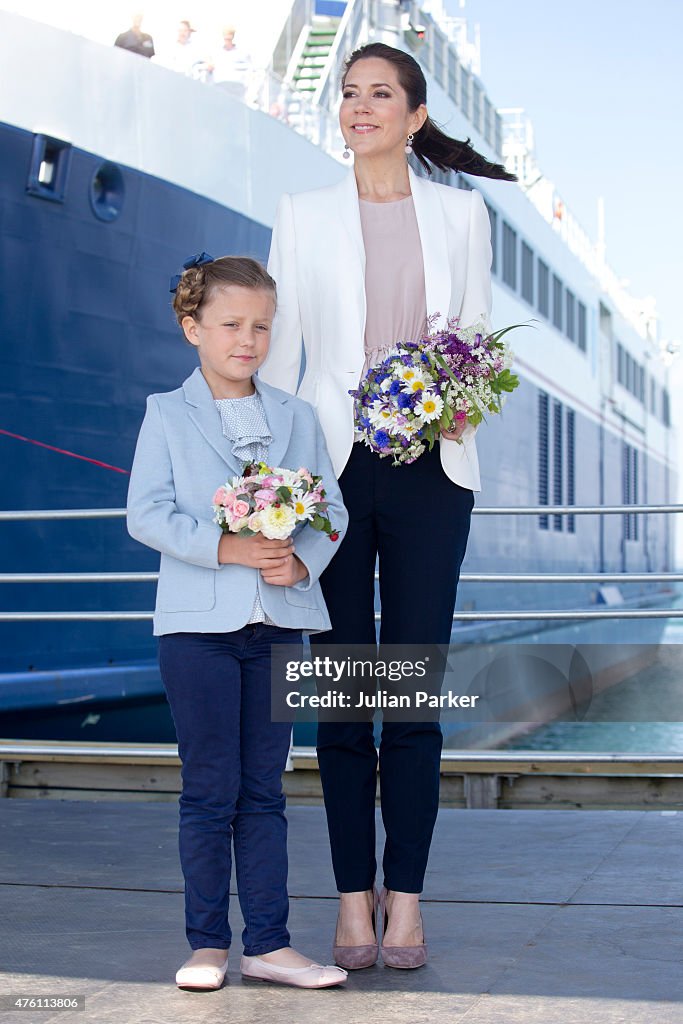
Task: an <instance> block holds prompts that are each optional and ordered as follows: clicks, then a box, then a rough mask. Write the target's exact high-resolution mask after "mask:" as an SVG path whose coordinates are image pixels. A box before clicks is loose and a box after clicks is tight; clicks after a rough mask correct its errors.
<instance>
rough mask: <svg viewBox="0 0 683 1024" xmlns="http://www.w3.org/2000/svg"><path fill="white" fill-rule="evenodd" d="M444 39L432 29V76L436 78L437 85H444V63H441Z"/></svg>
mask: <svg viewBox="0 0 683 1024" xmlns="http://www.w3.org/2000/svg"><path fill="white" fill-rule="evenodd" d="M445 42H446V40H445V39H444V37H443V36H442V35H441V33H440V32H437V31H436V29H435V30H434V78H435V79H436V80H437V82H438V83H439V85H443V86H444V87H445V85H446V82H445V80H444V64H443V48H444V45H445Z"/></svg>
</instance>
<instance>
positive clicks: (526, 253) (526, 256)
mask: <svg viewBox="0 0 683 1024" xmlns="http://www.w3.org/2000/svg"><path fill="white" fill-rule="evenodd" d="M522 298H523V299H526V301H527V302H528V303H529V304H530V305H531V306H533V304H534V251H533V249H531V248H530V247H529V246H528V245H527V244H526V242H522Z"/></svg>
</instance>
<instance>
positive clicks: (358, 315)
mask: <svg viewBox="0 0 683 1024" xmlns="http://www.w3.org/2000/svg"><path fill="white" fill-rule="evenodd" d="M331 198H332V202H333V205H334V208H333V209H331V210H330V215H331V216H330V223H329V227H332V225H334V224H339V222H341V232H339V234H338V235H337V238H338V239H339V242H340V245H339V246H338V250H337V253H336V269H335V276H336V284H337V287H338V288H339V289H340V291H341V292H342V293H343V294H346V295H348V296H349V303H348V307H347V308H348V314H349V322H348V324H345V325H343V329H342V330H340V333H339V342H340V346H343V348H344V349H345V350H346V353H344V352H343V351H340V352H339V353H338V355H337V359H336V362H337V365H338V366H339V367H340V368H342V369H345V370H351V369H357V370H358V372H359V373H360V369H361V367H362V365H363V359H364V342H363V338H364V336H365V319H366V313H367V308H366V297H365V244H364V242H363V229H362V227H361V222H360V204H359V202H358V186H357V185H356V176H355V174H354V172H353V170H349V171H348V173H347V174H346V176H345V177H344V178H342V180H341V181H340V182H339V184H338V185H336V186H335V188H334V189H333V190H332V192H331ZM325 227H327V225H324V226H323V225H320V228H319V230H325ZM334 248H335V240H334V238H333V237H332V236H330V238H329V250H330V253H331V254H332V252H333V250H334ZM341 326H342V325H340V327H341Z"/></svg>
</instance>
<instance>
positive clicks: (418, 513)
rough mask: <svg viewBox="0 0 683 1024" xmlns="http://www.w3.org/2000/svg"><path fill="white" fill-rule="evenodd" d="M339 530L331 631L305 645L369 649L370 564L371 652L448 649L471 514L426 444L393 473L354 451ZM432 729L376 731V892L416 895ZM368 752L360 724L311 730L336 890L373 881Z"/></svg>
mask: <svg viewBox="0 0 683 1024" xmlns="http://www.w3.org/2000/svg"><path fill="white" fill-rule="evenodd" d="M339 484H340V487H341V491H342V495H343V497H344V504H345V505H346V507H347V509H348V511H349V517H350V518H349V525H348V528H347V532H346V535H345V537H344V538H343V540H342V542H341V547H340V550H339V551H338V552H337V554H336V556H335V557H334V558H333V560H332V562H331V563H330V565H329V566H328V568H327V569H326V570H325V572H324V573H323V575H322V577H321V586H322V590H323V594H324V596H325V601H326V603H327V607H328V610H329V613H330V618H331V621H332V629H331V630H328V631H327V632H325V633H318V634H316V635H314V636H312V637H311V644H312V645H317V644H325V643H334V644H374V643H375V642H376V632H375V621H374V614H375V600H374V598H375V585H374V572H375V563H376V559H377V557H378V556H379V590H380V601H381V606H382V621H381V627H380V635H379V641H380V644H417V645H419V644H448V643H449V642H450V638H451V630H452V628H453V611H454V609H455V598H456V591H457V585H458V578H459V574H460V566H461V563H462V560H463V557H464V555H465V548H466V546H467V538H468V535H469V529H470V516H471V512H472V507H473V505H474V495H473V492H472V491H471V490H468V489H467V488H464V487H460V486H459V485H458V484H456V483H453V481H452V480H450V479H449V478H448V477H447V476H446V474H445V473H444V471H443V469H442V467H441V461H440V456H439V448H438V445H435V447H434V449H433V450H432V451H431V452H425V453H424V455H422V456H421V457H420V458H419V459H418V460H417V461H416V462H413V463H411V464H410V465H402V466H393V465H392V464H391V459H388V458H387V459H380V458H379V456H378V455H376V454H374V453H373V452H371V451H370V449H369V448H366V447H365V446H364V445H362V444H359V443H357V444H354V445H353V449H352V451H351V455H350V457H349V461H348V463H347V464H346V466H345V468H344V471H343V473H342V475H341V477H340V479H339ZM441 747H442V734H441V727H440V726H439V724H438V723H434V722H431V723H430V722H420V723H417V722H416V723H409V722H408V723H407V722H384V723H383V725H382V735H381V740H380V746H379V775H380V799H381V808H382V820H383V822H384V827H385V831H386V837H387V838H386V845H385V848H384V856H383V862H382V867H383V872H384V884H385V885H386V887H387V888H388V889H393V890H395V891H398V892H417V893H419V892H421V891H422V888H423V883H424V876H425V871H426V868H427V859H428V857H429V847H430V844H431V839H432V832H433V830H434V823H435V821H436V815H437V811H438V807H439V768H440V760H441ZM377 756H378V755H377V750H376V748H375V742H374V735H373V727H372V723H371V722H369V723H346V724H344V723H335V722H320V723H319V725H318V763H319V765H320V775H321V780H322V785H323V793H324V797H325V808H326V812H327V824H328V829H329V834H330V844H331V847H332V864H333V868H334V873H335V878H336V882H337V888H338V890H339V891H340V892H358V891H361V890H367V889H371V888H372V886H373V883H374V881H375V874H376V869H377V865H376V860H375V795H376V785H377Z"/></svg>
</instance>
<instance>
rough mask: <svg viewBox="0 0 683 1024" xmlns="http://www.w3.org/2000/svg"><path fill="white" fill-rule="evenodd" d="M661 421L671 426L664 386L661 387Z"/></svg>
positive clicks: (669, 407) (668, 404)
mask: <svg viewBox="0 0 683 1024" xmlns="http://www.w3.org/2000/svg"><path fill="white" fill-rule="evenodd" d="M662 423H663V424H664V426H665V427H670V426H671V406H670V403H669V392H668V391H667V390H666V388H662Z"/></svg>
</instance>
